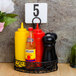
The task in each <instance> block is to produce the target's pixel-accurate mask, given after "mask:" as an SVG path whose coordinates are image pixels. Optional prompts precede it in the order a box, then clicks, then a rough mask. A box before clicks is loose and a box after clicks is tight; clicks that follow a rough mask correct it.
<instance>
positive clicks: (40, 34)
mask: <svg viewBox="0 0 76 76" xmlns="http://www.w3.org/2000/svg"><path fill="white" fill-rule="evenodd" d="M33 33H34V36H35V37H37V38H41V37H43V36H44V35H45V33H44V32H43V31H42V30H41V29H39V25H38V24H37V26H36V29H34V30H33Z"/></svg>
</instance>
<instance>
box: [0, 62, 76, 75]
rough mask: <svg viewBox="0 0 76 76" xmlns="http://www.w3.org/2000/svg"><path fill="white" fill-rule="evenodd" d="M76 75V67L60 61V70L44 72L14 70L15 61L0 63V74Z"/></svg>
mask: <svg viewBox="0 0 76 76" xmlns="http://www.w3.org/2000/svg"><path fill="white" fill-rule="evenodd" d="M46 75H47V76H76V69H75V68H71V67H70V66H69V64H64V63H59V64H58V70H57V71H55V72H50V73H43V74H30V73H22V72H18V71H16V70H14V64H13V63H0V76H46Z"/></svg>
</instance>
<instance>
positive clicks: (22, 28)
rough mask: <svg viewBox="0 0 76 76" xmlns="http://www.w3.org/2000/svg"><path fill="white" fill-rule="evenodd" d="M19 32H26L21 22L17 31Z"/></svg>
mask: <svg viewBox="0 0 76 76" xmlns="http://www.w3.org/2000/svg"><path fill="white" fill-rule="evenodd" d="M18 31H19V32H25V31H27V30H26V29H25V28H24V26H23V22H22V23H21V28H19V29H18Z"/></svg>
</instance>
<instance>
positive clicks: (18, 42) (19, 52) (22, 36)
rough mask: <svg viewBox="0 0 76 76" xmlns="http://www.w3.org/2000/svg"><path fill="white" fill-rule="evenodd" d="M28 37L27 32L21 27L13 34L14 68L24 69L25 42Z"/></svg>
mask: <svg viewBox="0 0 76 76" xmlns="http://www.w3.org/2000/svg"><path fill="white" fill-rule="evenodd" d="M27 37H28V31H27V30H26V29H25V28H24V27H23V23H21V28H19V29H18V31H16V32H15V67H25V58H24V52H25V49H26V41H27Z"/></svg>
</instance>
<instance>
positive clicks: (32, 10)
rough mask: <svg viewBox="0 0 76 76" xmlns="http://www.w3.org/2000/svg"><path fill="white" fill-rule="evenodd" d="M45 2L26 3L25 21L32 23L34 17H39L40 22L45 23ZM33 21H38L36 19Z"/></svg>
mask: <svg viewBox="0 0 76 76" xmlns="http://www.w3.org/2000/svg"><path fill="white" fill-rule="evenodd" d="M47 12H48V10H47V3H26V4H25V22H26V23H32V19H33V18H34V17H39V18H40V19H41V23H47ZM34 23H39V20H38V19H36V20H35V21H34Z"/></svg>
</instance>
